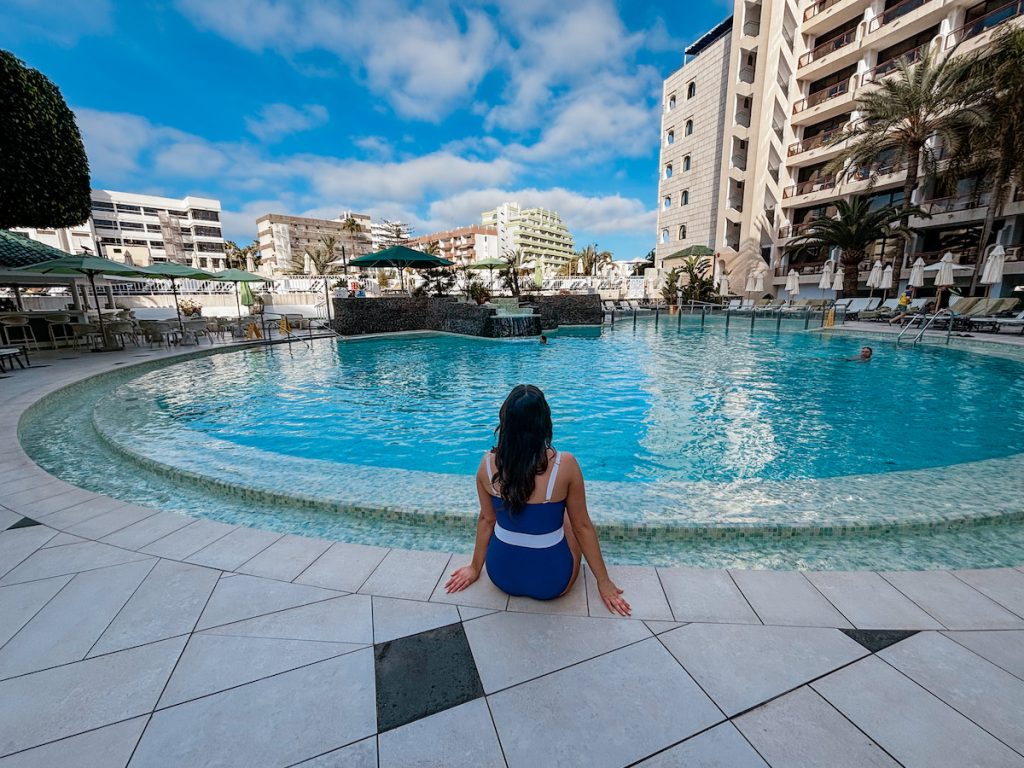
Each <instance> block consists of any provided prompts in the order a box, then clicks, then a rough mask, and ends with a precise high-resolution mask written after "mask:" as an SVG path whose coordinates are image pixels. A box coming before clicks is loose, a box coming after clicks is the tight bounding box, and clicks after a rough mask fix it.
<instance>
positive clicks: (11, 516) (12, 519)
mask: <svg viewBox="0 0 1024 768" xmlns="http://www.w3.org/2000/svg"><path fill="white" fill-rule="evenodd" d="M21 519H22V515H19V514H18V513H17V512H11V510H9V509H3V508H0V531H6V530H7V529H8V528H10V527H11V526H12V525H14V524H15V523H17V522H19V521H20V520H21Z"/></svg>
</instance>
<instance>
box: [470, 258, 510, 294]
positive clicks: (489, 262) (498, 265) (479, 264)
mask: <svg viewBox="0 0 1024 768" xmlns="http://www.w3.org/2000/svg"><path fill="white" fill-rule="evenodd" d="M466 269H486V270H487V285H488V287H490V288H493V287H494V270H496V269H508V262H507V261H505V260H504V259H498V258H494V257H493V256H491V257H488V258H486V259H478V260H477V261H474V262H473V263H472V264H467V265H466Z"/></svg>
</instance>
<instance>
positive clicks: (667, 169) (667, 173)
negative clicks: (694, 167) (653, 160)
mask: <svg viewBox="0 0 1024 768" xmlns="http://www.w3.org/2000/svg"><path fill="white" fill-rule="evenodd" d="M665 178H666V179H671V178H672V163H669V164H668V165H666V166H665Z"/></svg>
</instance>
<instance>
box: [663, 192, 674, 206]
mask: <svg viewBox="0 0 1024 768" xmlns="http://www.w3.org/2000/svg"><path fill="white" fill-rule="evenodd" d="M662 207H664V208H671V207H672V195H665V199H664V200H663V201H662Z"/></svg>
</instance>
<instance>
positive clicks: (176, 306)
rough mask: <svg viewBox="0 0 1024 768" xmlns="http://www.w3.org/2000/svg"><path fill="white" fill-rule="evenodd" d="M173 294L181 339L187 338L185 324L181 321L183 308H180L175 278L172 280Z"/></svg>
mask: <svg viewBox="0 0 1024 768" xmlns="http://www.w3.org/2000/svg"><path fill="white" fill-rule="evenodd" d="M171 293H173V294H174V310H175V311H176V312H177V313H178V329H179V330H180V331H181V337H182V338H185V324H184V323H183V322H182V321H181V307H179V306H178V282H177V279H176V278H174V277H172V278H171Z"/></svg>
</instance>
